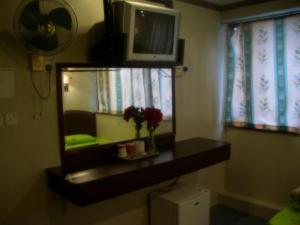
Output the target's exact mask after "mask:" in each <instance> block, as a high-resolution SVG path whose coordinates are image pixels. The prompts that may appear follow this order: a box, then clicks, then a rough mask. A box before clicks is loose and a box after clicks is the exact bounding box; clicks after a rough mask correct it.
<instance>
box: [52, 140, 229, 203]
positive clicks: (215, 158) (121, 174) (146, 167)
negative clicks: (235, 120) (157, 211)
mask: <svg viewBox="0 0 300 225" xmlns="http://www.w3.org/2000/svg"><path fill="white" fill-rule="evenodd" d="M160 150H161V153H160V155H159V156H158V157H155V158H150V159H145V160H142V161H137V162H130V163H129V162H123V161H120V160H118V159H114V158H110V159H109V160H107V162H106V164H103V165H102V166H100V167H95V168H91V169H87V170H82V171H77V172H74V173H72V174H67V175H66V174H64V171H63V170H62V168H61V167H54V168H49V169H47V174H48V178H49V186H50V188H51V189H52V190H54V191H56V192H58V193H60V194H61V195H62V196H64V197H65V198H66V199H68V200H70V201H71V202H73V203H74V204H76V205H79V206H85V205H88V204H91V203H95V202H98V201H101V200H104V199H108V198H112V197H115V196H117V195H120V194H124V193H127V192H131V191H134V190H137V189H140V188H144V187H147V186H149V185H153V184H157V183H159V182H162V181H165V180H168V179H171V178H174V177H178V176H181V175H184V174H187V173H190V172H193V171H196V170H199V169H202V168H205V167H208V166H211V165H214V164H217V163H220V162H223V161H225V160H228V159H229V158H230V144H229V143H226V142H221V141H215V140H209V139H203V138H193V139H189V140H185V141H180V142H177V143H176V144H175V146H169V147H166V146H165V147H164V149H160Z"/></svg>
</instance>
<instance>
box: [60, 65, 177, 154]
mask: <svg viewBox="0 0 300 225" xmlns="http://www.w3.org/2000/svg"><path fill="white" fill-rule="evenodd" d="M62 83H63V85H62V95H63V111H64V133H65V150H66V151H72V150H76V149H82V148H85V147H88V146H91V145H104V144H110V143H115V142H120V141H125V140H131V139H134V138H135V134H136V133H135V128H134V124H133V121H132V120H130V121H129V122H126V121H125V120H124V119H123V114H124V110H125V109H126V108H127V107H129V106H135V107H142V108H146V107H155V108H158V109H160V110H161V111H162V113H163V121H162V122H161V123H160V125H159V127H158V129H157V130H156V134H164V133H170V132H173V126H172V125H173V115H172V112H173V102H172V99H173V96H172V69H170V68H159V69H158V68H86V69H84V68H80V69H75V68H68V69H67V70H65V71H64V72H63V74H62ZM147 135H148V132H147V129H146V125H145V124H144V125H143V129H142V130H141V137H146V136H147Z"/></svg>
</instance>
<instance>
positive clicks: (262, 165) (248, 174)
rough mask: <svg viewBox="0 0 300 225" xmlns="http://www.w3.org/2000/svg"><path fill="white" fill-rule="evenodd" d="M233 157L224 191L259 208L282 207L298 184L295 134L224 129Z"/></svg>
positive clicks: (245, 12)
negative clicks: (245, 199)
mask: <svg viewBox="0 0 300 225" xmlns="http://www.w3.org/2000/svg"><path fill="white" fill-rule="evenodd" d="M295 6H298V7H299V6H300V2H299V1H290V0H288V1H274V2H271V3H264V4H260V5H257V6H251V7H245V8H241V9H236V10H232V11H228V12H224V13H223V14H222V18H223V19H234V18H236V17H243V16H250V15H255V14H257V13H263V12H264V13H265V12H272V11H274V10H280V9H287V8H291V7H295ZM224 138H225V140H228V141H230V142H231V143H232V157H231V160H230V161H228V163H226V169H225V191H226V192H228V193H231V194H235V195H238V196H239V197H241V198H243V197H247V198H248V199H250V201H253V202H260V204H261V205H273V206H274V207H275V208H276V207H279V208H280V207H282V206H285V205H287V204H288V203H289V193H290V191H291V190H292V189H293V188H295V187H297V186H299V185H300V176H299V171H300V163H299V159H300V138H299V136H297V135H288V134H276V133H266V132H260V131H247V130H241V129H227V130H226V131H225V134H224ZM273 206H272V207H273Z"/></svg>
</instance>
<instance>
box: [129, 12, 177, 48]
mask: <svg viewBox="0 0 300 225" xmlns="http://www.w3.org/2000/svg"><path fill="white" fill-rule="evenodd" d="M175 19H176V18H175V16H174V15H168V14H162V13H158V12H151V11H145V10H139V9H137V10H136V11H135V24H134V40H133V52H134V53H141V54H172V53H173V42H174V29H175Z"/></svg>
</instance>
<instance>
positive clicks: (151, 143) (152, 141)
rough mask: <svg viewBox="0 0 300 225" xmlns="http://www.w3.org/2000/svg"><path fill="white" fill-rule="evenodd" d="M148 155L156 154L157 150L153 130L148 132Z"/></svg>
mask: <svg viewBox="0 0 300 225" xmlns="http://www.w3.org/2000/svg"><path fill="white" fill-rule="evenodd" d="M148 153H149V155H152V154H157V153H158V150H157V148H156V143H155V135H154V130H149V137H148Z"/></svg>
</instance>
